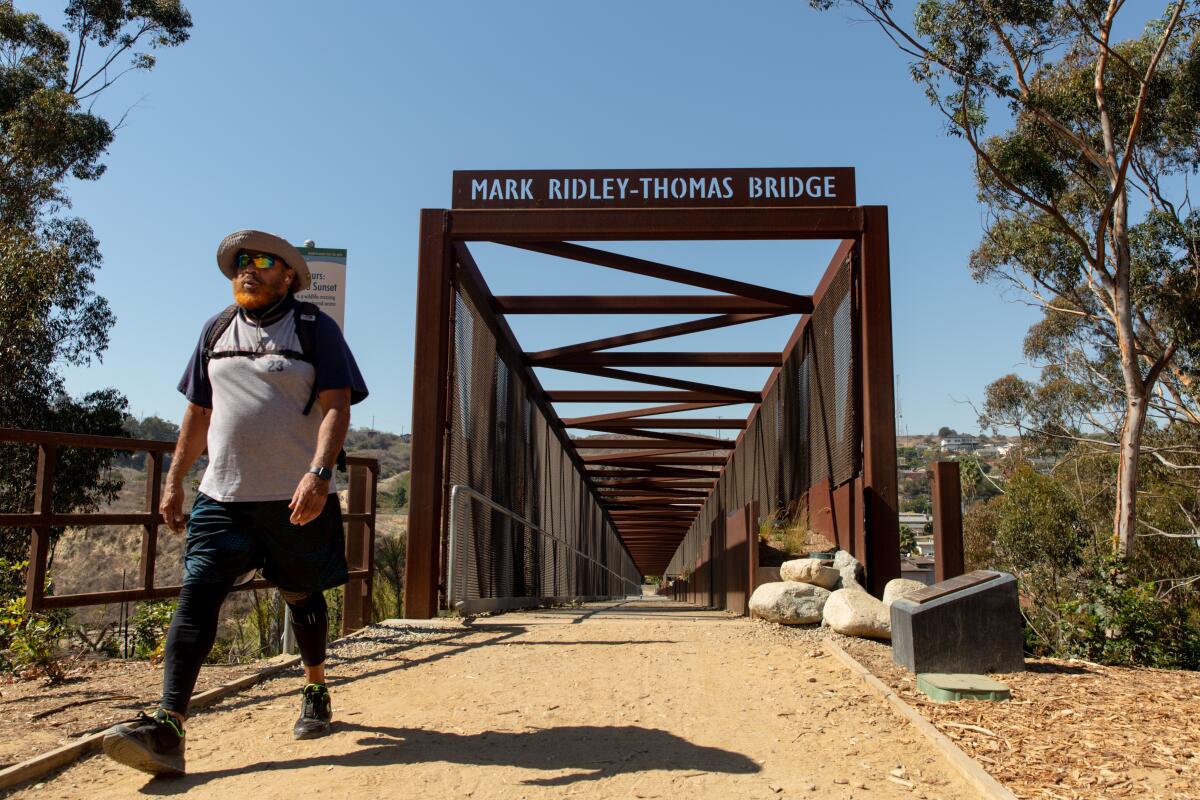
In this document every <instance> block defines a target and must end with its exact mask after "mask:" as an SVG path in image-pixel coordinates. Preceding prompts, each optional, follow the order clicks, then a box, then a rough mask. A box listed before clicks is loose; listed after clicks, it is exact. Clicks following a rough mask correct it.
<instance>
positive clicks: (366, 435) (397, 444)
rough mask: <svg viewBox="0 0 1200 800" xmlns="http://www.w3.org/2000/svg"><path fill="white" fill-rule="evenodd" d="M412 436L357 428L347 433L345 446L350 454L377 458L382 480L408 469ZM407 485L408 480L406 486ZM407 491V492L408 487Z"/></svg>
mask: <svg viewBox="0 0 1200 800" xmlns="http://www.w3.org/2000/svg"><path fill="white" fill-rule="evenodd" d="M410 438H411V437H409V436H407V435H405V436H398V435H396V434H394V433H386V432H384V431H375V430H367V429H363V428H355V429H353V430H351V431H350V432H349V433H347V434H346V443H345V448H346V453H347V454H348V455H353V456H363V457H364V458H374V459H377V460H378V461H379V478H380V480H381V481H382V480H385V479H387V478H390V477H392V476H393V475H399V474H400V473H402V472H405V471H407V470H408V468H409V461H410V452H409V451H410V449H411V448H410V446H409V441H410ZM407 485H408V484H407V481H406V482H405V487H407ZM405 491H406V493H407V488H406V490H405ZM393 505H395V504H394V502H393ZM396 507H397V508H399V507H400V506H396Z"/></svg>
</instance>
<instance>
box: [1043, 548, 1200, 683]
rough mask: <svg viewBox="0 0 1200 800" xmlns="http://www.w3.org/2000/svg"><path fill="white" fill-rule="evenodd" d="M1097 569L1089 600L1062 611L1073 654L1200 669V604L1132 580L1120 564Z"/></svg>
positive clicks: (1103, 660) (1109, 561) (1086, 597)
mask: <svg viewBox="0 0 1200 800" xmlns="http://www.w3.org/2000/svg"><path fill="white" fill-rule="evenodd" d="M1098 566H1099V569H1098V570H1097V571H1096V574H1095V575H1094V576H1093V577H1092V579H1091V580H1090V581H1089V583H1088V586H1087V591H1086V593H1085V595H1084V598H1083V599H1071V600H1067V601H1066V602H1064V603H1063V604H1062V606H1061V612H1062V624H1063V626H1064V628H1065V629H1066V630H1065V631H1064V634H1065V635H1064V639H1065V640H1066V642H1067V646H1068V648H1069V652H1071V654H1072V655H1077V656H1079V657H1082V658H1085V659H1088V660H1089V661H1097V662H1100V663H1104V664H1119V665H1125V666H1134V665H1146V666H1151V667H1163V668H1170V669H1193V670H1195V669H1200V603H1198V602H1195V601H1194V599H1193V601H1192V602H1188V600H1187V595H1186V594H1182V593H1176V594H1167V595H1165V596H1164V595H1163V594H1162V593H1160V592H1159V591H1158V590H1157V586H1156V585H1155V584H1153V583H1137V582H1134V581H1132V580H1131V579H1130V576H1129V575H1128V573H1127V572H1126V565H1125V564H1124V563H1123V562H1122V561H1120V560H1118V559H1115V558H1108V559H1106V560H1103V561H1101V562H1100V563H1099V565H1098Z"/></svg>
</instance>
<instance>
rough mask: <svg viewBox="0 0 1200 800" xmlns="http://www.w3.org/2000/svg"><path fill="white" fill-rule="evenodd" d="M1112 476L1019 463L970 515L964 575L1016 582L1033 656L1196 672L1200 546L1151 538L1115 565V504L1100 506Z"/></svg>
mask: <svg viewBox="0 0 1200 800" xmlns="http://www.w3.org/2000/svg"><path fill="white" fill-rule="evenodd" d="M1114 472H1115V466H1114V465H1113V464H1112V460H1111V459H1095V458H1075V459H1071V460H1068V461H1065V462H1064V463H1062V464H1060V466H1059V468H1058V469H1057V470H1056V471H1055V473H1052V474H1041V473H1039V472H1037V471H1035V470H1034V469H1033V468H1032V467H1031V466H1029V465H1028V464H1025V463H1018V464H1017V465H1016V466H1015V467H1013V468H1012V470H1011V473H1010V475H1009V476H1008V481H1007V484H1006V490H1007V491H1006V493H1005V494H1004V495H1001V496H999V497H995V498H992V499H990V500H988V501H986V502H980V503H977V504H975V505H974V506H971V507H970V508H968V510H967V513H966V516H965V517H964V531H963V535H964V552H965V557H966V564H967V568H968V569H979V568H984V567H990V568H996V569H1002V570H1005V571H1007V572H1011V573H1013V574H1014V575H1016V576H1017V579H1018V585H1019V587H1020V592H1021V598H1022V611H1023V613H1024V614H1025V619H1026V644H1027V647H1028V649H1029V651H1030V652H1032V653H1034V654H1037V655H1052V656H1059V657H1064V658H1066V657H1081V658H1085V659H1088V660H1091V661H1097V662H1100V663H1106V664H1123V665H1145V666H1155V667H1167V668H1182V669H1200V592H1197V591H1196V590H1195V588H1194V587H1195V582H1194V580H1192V579H1193V578H1194V576H1196V575H1198V574H1200V548H1198V547H1196V545H1195V544H1194V543H1192V542H1191V541H1189V540H1179V539H1153V540H1150V541H1148V542H1147V543H1146V544H1145V545H1143V546H1142V547H1141V548H1140V549H1139V551H1138V552H1137V554H1136V555H1135V557H1133V558H1131V559H1119V558H1116V557H1114V556H1113V555H1112V554H1111V552H1110V550H1109V548H1108V546H1107V536H1106V535H1105V534H1106V532H1107V528H1108V525H1109V522H1110V518H1109V515H1110V514H1111V505H1106V504H1104V503H1103V502H1099V503H1098V502H1096V500H1097V498H1098V497H1102V496H1103V495H1102V492H1103V490H1104V488H1105V487H1111V483H1112V476H1113V474H1114ZM1146 485H1147V486H1148V487H1150V488H1151V489H1156V488H1157V486H1156V484H1155V482H1154V479H1153V477H1151V480H1149V481H1147V482H1146ZM1110 490H1111V489H1110ZM1105 509H1107V510H1105ZM1149 510H1153V507H1151V509H1149Z"/></svg>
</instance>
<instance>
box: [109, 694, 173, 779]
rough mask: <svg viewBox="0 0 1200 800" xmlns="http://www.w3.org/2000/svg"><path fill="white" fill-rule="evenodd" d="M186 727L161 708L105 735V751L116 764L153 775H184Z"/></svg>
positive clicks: (116, 727)
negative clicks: (184, 728)
mask: <svg viewBox="0 0 1200 800" xmlns="http://www.w3.org/2000/svg"><path fill="white" fill-rule="evenodd" d="M183 748H184V733H183V726H182V725H180V724H179V721H178V720H176V719H175V718H174V717H172V716H171V715H170V714H168V713H167V712H166V711H163V710H162V709H161V708H160V709H159V710H158V711H155V712H154V716H149V715H147V714H146V713H145V712H140V711H139V712H138V716H137V719H134V720H130V721H129V722H126V723H122V724H120V725H115V726H113V727H112V728H109V730H108V732H107V733H106V734H104V752H105V753H106V754H107V755H108V757H109V758H111V759H112V760H114V761H118V762H120V763H122V764H124V765H126V766H128V767H133V768H134V769H140V770H142V771H143V772H149V773H151V774H153V775H182V774H183Z"/></svg>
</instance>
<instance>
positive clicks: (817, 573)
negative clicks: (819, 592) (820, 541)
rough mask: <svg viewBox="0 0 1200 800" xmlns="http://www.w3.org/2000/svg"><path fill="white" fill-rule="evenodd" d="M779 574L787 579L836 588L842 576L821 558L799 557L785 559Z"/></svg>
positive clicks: (826, 587) (823, 587)
mask: <svg viewBox="0 0 1200 800" xmlns="http://www.w3.org/2000/svg"><path fill="white" fill-rule="evenodd" d="M779 575H780V577H782V578H783V579H784V580H785V581H797V582H799V583H811V584H812V585H813V586H820V587H821V588H822V589H830V590H832V589H836V588H837V584H838V581H839V580H841V578H842V576H841V573H839V572H838V571H837V570H836V569H834V568H833V567H827V566H825V565H824V563H822V562H821V560H820V559H819V558H797V559H793V560H792V561H785V562H783V565H782V566H780V567H779Z"/></svg>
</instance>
